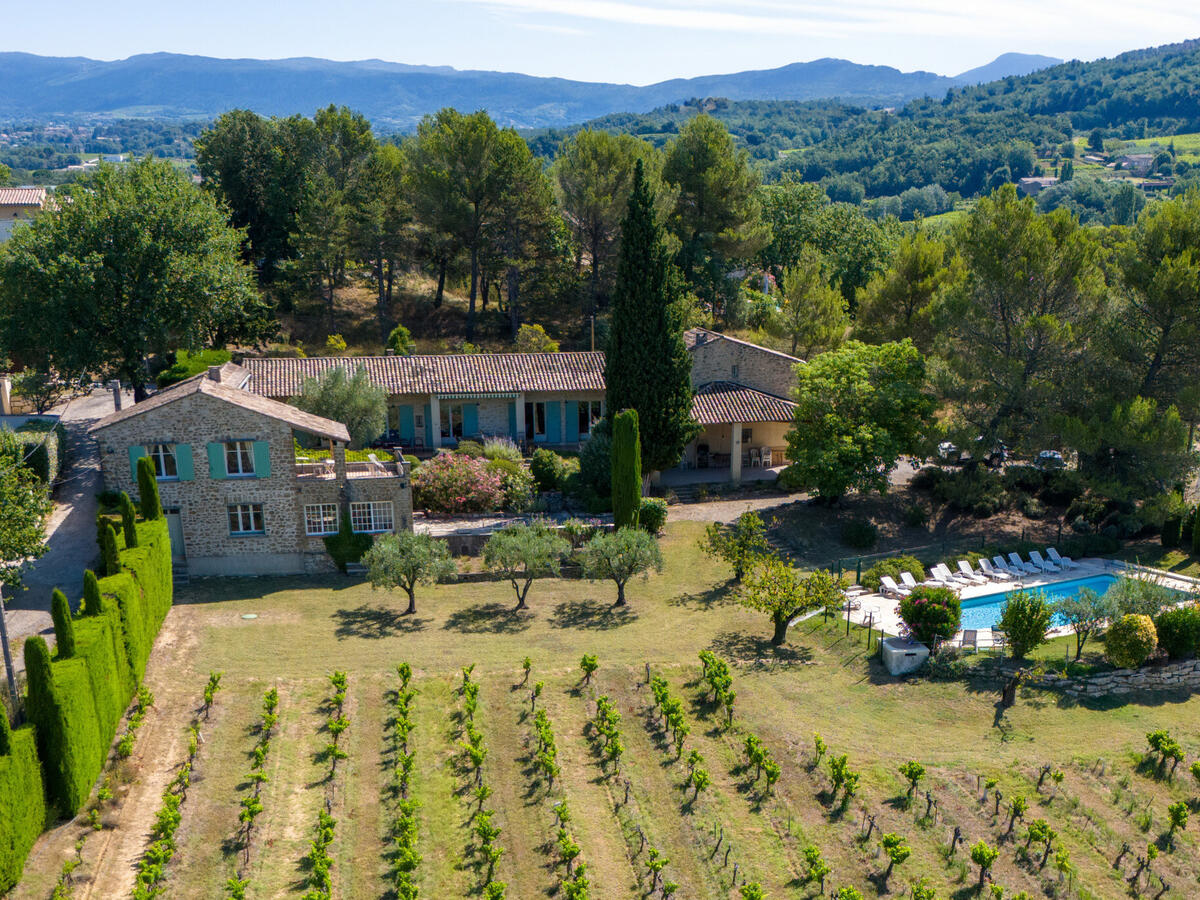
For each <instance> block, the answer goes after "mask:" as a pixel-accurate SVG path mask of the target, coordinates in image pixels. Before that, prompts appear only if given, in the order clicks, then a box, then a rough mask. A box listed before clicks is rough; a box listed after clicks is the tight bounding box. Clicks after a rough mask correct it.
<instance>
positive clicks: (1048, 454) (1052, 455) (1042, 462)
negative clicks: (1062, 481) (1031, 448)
mask: <svg viewBox="0 0 1200 900" xmlns="http://www.w3.org/2000/svg"><path fill="white" fill-rule="evenodd" d="M1034 465H1036V466H1037V467H1038V468H1039V469H1065V468H1066V467H1067V461H1066V460H1065V459H1063V455H1062V454H1061V453H1059V452H1058V451H1057V450H1043V451H1041V452H1040V453H1039V454H1038V455H1037V459H1036V460H1035V462H1034Z"/></svg>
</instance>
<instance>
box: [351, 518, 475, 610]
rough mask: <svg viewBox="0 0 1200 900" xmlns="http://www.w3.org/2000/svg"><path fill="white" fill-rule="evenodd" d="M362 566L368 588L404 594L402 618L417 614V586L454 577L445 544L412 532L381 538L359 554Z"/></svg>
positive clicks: (448, 551) (429, 536)
mask: <svg viewBox="0 0 1200 900" xmlns="http://www.w3.org/2000/svg"><path fill="white" fill-rule="evenodd" d="M362 563H363V565H364V566H366V567H367V580H368V581H370V582H371V587H372V588H385V589H388V590H391V589H392V588H402V589H403V590H404V592H405V593H406V594H408V609H406V610H405V611H404V613H405V615H412V614H413V613H415V612H416V611H417V596H416V591H417V585H418V584H436V583H437V582H439V581H446V580H449V579H452V578H454V577H455V574H456V570H455V566H454V560H452V559H451V558H450V550H449V548H448V547H447V546H446V542H445V541H439V540H438V539H437V538H435V537H433V536H432V535H429V534H416V533H415V532H412V531H401V532H399V533H398V534H385V535H384V536H383V537H381V538H379V540H377V541H376V542H375V543H374V544H373V545H371V548H370V549H369V550H368V551H367V552H366V553H364V554H363V558H362Z"/></svg>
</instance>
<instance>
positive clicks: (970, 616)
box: [962, 575, 1117, 630]
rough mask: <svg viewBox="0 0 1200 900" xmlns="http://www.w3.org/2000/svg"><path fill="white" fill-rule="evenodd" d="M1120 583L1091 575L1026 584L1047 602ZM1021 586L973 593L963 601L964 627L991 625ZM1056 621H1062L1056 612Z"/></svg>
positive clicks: (1103, 590) (1054, 601)
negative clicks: (993, 592) (978, 594)
mask: <svg viewBox="0 0 1200 900" xmlns="http://www.w3.org/2000/svg"><path fill="white" fill-rule="evenodd" d="M1116 583H1117V576H1115V575H1091V576H1088V577H1087V578H1073V579H1071V580H1070V581H1056V582H1054V583H1053V584H1043V585H1039V586H1037V587H1029V588H1024V590H1026V591H1028V592H1029V593H1036V594H1041V595H1042V596H1044V597H1045V598H1046V601H1047V602H1048V603H1056V602H1058V601H1059V600H1063V599H1066V598H1067V597H1074V596H1076V595H1077V594H1078V593H1079V592H1080V591H1081V590H1082V589H1083V588H1090V589H1091V590H1093V591H1095V592H1096V593H1097V594H1103V593H1105V592H1106V591H1107V590H1108V589H1109V588H1110V587H1112V586H1113V585H1114V584H1116ZM1020 590H1021V589H1018V588H1014V589H1012V590H1009V591H1000V592H999V593H996V594H984V595H983V596H982V597H972V598H971V599H970V600H963V602H962V627H963V628H964V629H966V628H971V629H975V630H978V629H980V628H991V627H993V626H994V625H995V624H996V623H997V622H999V621H1000V614H1001V612H1002V611H1003V609H1004V604H1005V603H1007V602H1008V598H1009V597H1010V596H1011V595H1013V594H1016V593H1018V592H1019V591H1020ZM1054 624H1055V625H1061V624H1062V622H1060V621H1059V620H1058V617H1057V616H1056V617H1055V619H1054Z"/></svg>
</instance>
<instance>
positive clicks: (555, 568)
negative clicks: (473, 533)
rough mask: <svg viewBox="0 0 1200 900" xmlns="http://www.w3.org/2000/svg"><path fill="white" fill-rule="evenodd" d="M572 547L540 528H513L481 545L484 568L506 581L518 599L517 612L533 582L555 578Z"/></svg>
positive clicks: (523, 526) (549, 531) (523, 525)
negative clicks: (537, 579)
mask: <svg viewBox="0 0 1200 900" xmlns="http://www.w3.org/2000/svg"><path fill="white" fill-rule="evenodd" d="M570 549H571V545H570V544H569V543H567V541H566V540H565V539H564V538H561V537H559V536H558V535H557V534H555V533H554V532H553V531H551V530H550V529H549V528H547V527H546V526H545V525H542V524H533V525H525V524H521V525H512V526H510V527H508V528H503V529H501V530H500V531H497V532H496V533H494V534H493V535H492V536H491V537H490V538H488V540H487V543H486V544H484V545H483V564H484V565H485V566H487V569H488V571H489V572H496V573H497V574H499V575H502V576H503V577H505V578H507V579H508V582H509V584H511V585H512V587H513V590H514V591H515V592H516V595H517V606H516V608H517V609H518V610H521V609H525V598H526V597H527V596H528V595H529V588H530V586H531V585H532V584H533V580H534V579H535V578H544V577H546V576H548V575H557V574H558V572H559V568H560V566H561V564H562V558H563V557H564V556H566V555H567V553H568V552H570Z"/></svg>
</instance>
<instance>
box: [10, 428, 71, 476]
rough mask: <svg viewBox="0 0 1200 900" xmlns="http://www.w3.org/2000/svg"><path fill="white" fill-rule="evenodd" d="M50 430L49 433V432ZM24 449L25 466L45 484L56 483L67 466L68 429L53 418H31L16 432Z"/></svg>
mask: <svg viewBox="0 0 1200 900" xmlns="http://www.w3.org/2000/svg"><path fill="white" fill-rule="evenodd" d="M47 432H49V433H47ZM14 434H15V435H16V438H17V443H19V444H21V445H22V446H23V449H24V455H25V460H24V461H25V466H26V468H29V469H32V470H33V473H34V474H35V475H37V477H38V478H40V479H41V480H42V481H43V482H44V483H45V484H54V483H55V482H56V481H58V476H59V475H60V474H61V473H62V470H63V468H64V467H65V466H66V461H67V459H66V457H67V430H66V429H65V428H63V426H62V423H61V422H57V421H54V420H52V419H30V420H29V421H28V422H25V423H24V424H22V425H20V426H18V427H17V430H16V431H15V432H14Z"/></svg>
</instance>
